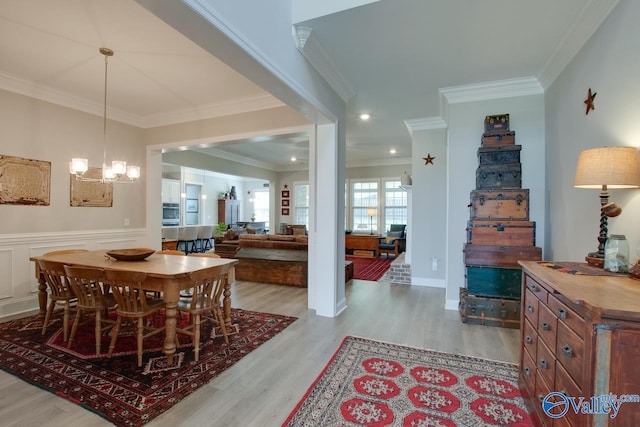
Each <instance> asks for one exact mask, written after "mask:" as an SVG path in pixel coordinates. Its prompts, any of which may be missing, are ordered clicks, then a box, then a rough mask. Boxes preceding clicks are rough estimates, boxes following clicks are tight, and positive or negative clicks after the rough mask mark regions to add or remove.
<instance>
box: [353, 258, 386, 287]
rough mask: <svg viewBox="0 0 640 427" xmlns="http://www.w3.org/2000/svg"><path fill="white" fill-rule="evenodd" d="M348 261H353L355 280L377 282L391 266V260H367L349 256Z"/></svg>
mask: <svg viewBox="0 0 640 427" xmlns="http://www.w3.org/2000/svg"><path fill="white" fill-rule="evenodd" d="M346 258H347V261H353V278H354V279H360V280H371V281H374V282H375V281H376V280H378V279H380V278H381V277H382V276H384V273H386V272H387V270H388V269H389V267H390V266H391V262H392V261H393V259H390V258H367V257H357V256H347V257H346Z"/></svg>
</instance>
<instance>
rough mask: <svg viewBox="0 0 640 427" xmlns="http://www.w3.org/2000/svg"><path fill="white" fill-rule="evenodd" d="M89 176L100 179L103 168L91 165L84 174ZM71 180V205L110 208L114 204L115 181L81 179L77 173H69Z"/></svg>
mask: <svg viewBox="0 0 640 427" xmlns="http://www.w3.org/2000/svg"><path fill="white" fill-rule="evenodd" d="M84 175H85V176H86V177H87V178H92V179H100V178H101V177H102V169H101V168H92V167H90V168H89V170H87V171H86V172H85V174H84ZM69 179H70V180H71V185H70V190H71V198H70V201H69V204H70V206H73V207H97V208H110V207H112V206H113V183H102V182H100V181H80V180H77V179H76V178H75V175H72V174H69Z"/></svg>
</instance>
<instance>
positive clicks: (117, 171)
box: [111, 160, 127, 175]
mask: <svg viewBox="0 0 640 427" xmlns="http://www.w3.org/2000/svg"><path fill="white" fill-rule="evenodd" d="M111 170H112V171H113V174H114V175H124V174H125V173H126V172H127V162H125V161H124V160H114V161H112V162H111Z"/></svg>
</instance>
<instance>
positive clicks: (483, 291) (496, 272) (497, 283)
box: [466, 265, 522, 300]
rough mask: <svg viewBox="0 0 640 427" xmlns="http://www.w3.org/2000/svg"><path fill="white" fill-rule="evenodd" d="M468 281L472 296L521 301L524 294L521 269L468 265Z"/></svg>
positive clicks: (468, 289)
mask: <svg viewBox="0 0 640 427" xmlns="http://www.w3.org/2000/svg"><path fill="white" fill-rule="evenodd" d="M466 279H467V280H466V281H467V291H468V292H469V293H470V294H471V295H475V296H480V297H493V298H496V297H497V298H504V299H516V300H519V299H520V295H521V293H522V269H521V268H497V267H487V266H478V265H468V266H467V267H466Z"/></svg>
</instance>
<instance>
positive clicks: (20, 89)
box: [0, 73, 144, 127]
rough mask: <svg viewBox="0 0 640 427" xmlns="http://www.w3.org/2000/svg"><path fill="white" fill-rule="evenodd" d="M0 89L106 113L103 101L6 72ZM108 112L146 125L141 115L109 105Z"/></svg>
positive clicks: (121, 119) (1, 76) (117, 118)
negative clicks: (83, 96)
mask: <svg viewBox="0 0 640 427" xmlns="http://www.w3.org/2000/svg"><path fill="white" fill-rule="evenodd" d="M0 89H4V90H7V91H9V92H14V93H17V94H19V95H24V96H28V97H30V98H35V99H39V100H40V101H45V102H50V103H52V104H56V105H61V106H63V107H67V108H71V109H73V110H78V111H82V112H85V113H89V114H93V115H94V116H99V117H102V116H103V114H104V104H103V103H97V102H93V101H90V100H88V99H85V98H81V97H79V96H75V95H72V94H70V93H68V92H63V91H59V90H56V89H52V88H50V87H47V86H44V85H39V84H37V83H34V82H31V81H28V80H24V79H22V78H20V77H16V76H13V75H10V74H6V73H0ZM107 114H108V117H109V119H110V120H115V121H118V122H122V123H126V124H129V125H133V126H137V127H144V126H143V124H144V120H143V119H142V118H141V117H139V116H136V115H134V114H130V113H127V112H125V111H123V110H119V109H115V108H111V107H109V108H108V109H107Z"/></svg>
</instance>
